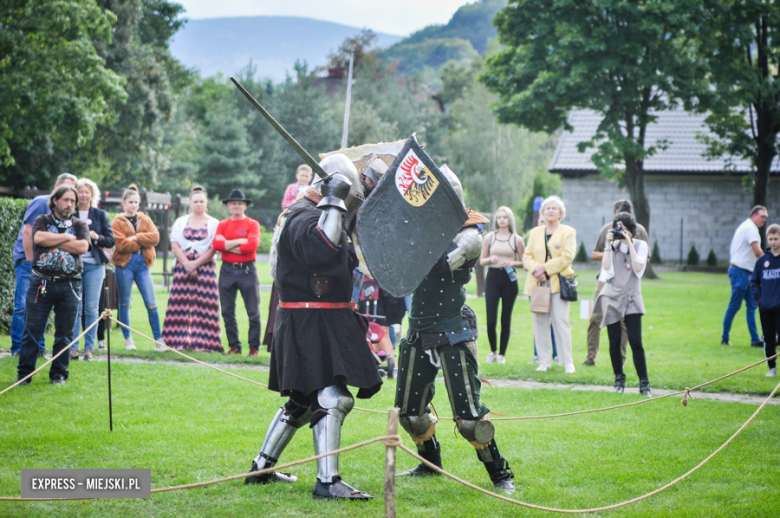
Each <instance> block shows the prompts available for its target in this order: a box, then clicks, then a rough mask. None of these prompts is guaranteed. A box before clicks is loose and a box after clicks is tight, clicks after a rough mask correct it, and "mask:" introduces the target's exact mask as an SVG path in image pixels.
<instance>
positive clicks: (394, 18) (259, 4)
mask: <svg viewBox="0 0 780 518" xmlns="http://www.w3.org/2000/svg"><path fill="white" fill-rule="evenodd" d="M176 1H177V2H178V3H180V4H182V5H183V6H184V8H185V9H186V10H187V12H186V13H185V17H187V18H193V19H198V18H225V17H228V16H258V15H271V16H303V17H306V18H316V19H318V20H327V21H331V22H337V23H343V24H345V25H352V26H354V27H360V28H362V27H368V28H369V29H373V30H374V31H376V32H386V33H390V34H399V35H402V36H406V35H409V34H411V33H412V32H414V31H416V30H419V29H422V28H423V27H425V26H426V25H431V24H433V23H440V24H441V23H447V21H449V19H450V17H452V14H453V13H454V12H455V11H456V10H457V9H458V7H460V6H461V5H464V4H467V3H470V2H468V1H466V0H287V1H284V0H281V1H280V0H176Z"/></svg>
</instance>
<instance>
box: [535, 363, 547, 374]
mask: <svg viewBox="0 0 780 518" xmlns="http://www.w3.org/2000/svg"><path fill="white" fill-rule="evenodd" d="M549 369H550V366H549V365H545V364H543V363H540V364H539V366H538V367H537V368H536V372H547V371H548V370H549Z"/></svg>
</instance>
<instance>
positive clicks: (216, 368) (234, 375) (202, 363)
mask: <svg viewBox="0 0 780 518" xmlns="http://www.w3.org/2000/svg"><path fill="white" fill-rule="evenodd" d="M111 320H113V321H114V322H116V323H117V324H119V325H120V326H123V327H126V328H127V329H129V330H130V331H132V332H134V333H137V334H138V335H139V336H142V337H144V338H146V339H147V340H151V341H152V342H154V343H156V344H159V345H162V346H164V347H166V348H167V349H168V350H170V351H172V352H175V353H176V354H178V355H179V356H183V357H184V358H187V359H188V360H192V361H194V362H195V363H199V364H201V365H204V366H206V367H208V368H210V369H214V370H216V371H219V372H222V373H224V374H227V375H228V376H233V377H234V378H237V379H240V380H244V381H247V382H249V383H253V384H255V385H259V386H261V387H263V388H268V385H265V384H263V383H260V382H259V381H255V380H251V379H249V378H245V377H243V376H239V375H238V374H233V373H232V372H227V371H226V370H223V369H220V368H219V367H215V366H214V365H211V364H209V363H206V362H203V361H200V360H198V359H196V358H193V357H192V356H189V355H187V354H184V353H183V352H181V351H179V350H176V349H174V348H172V347H169V346H168V344H166V343H163V342H159V341H157V340H155V339H154V338H151V337H149V336H147V335H145V334H143V333H142V332H140V331H137V330H135V329H133V328H132V327H130V326H128V325H125V324H123V323H122V322H120V321H118V320H116V319H115V318H113V317H112V318H111ZM353 410H360V411H362V412H368V413H372V414H382V415H387V412H384V411H382V410H371V409H369V408H361V407H358V406H356V407H353Z"/></svg>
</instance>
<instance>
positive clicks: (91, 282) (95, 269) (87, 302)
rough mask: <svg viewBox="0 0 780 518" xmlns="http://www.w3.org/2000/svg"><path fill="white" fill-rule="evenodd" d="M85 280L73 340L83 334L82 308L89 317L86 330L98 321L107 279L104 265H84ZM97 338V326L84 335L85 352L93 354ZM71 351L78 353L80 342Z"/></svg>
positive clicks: (83, 276)
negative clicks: (104, 283)
mask: <svg viewBox="0 0 780 518" xmlns="http://www.w3.org/2000/svg"><path fill="white" fill-rule="evenodd" d="M81 277H82V278H83V282H82V283H81V284H82V288H81V296H82V301H81V302H82V303H81V304H79V308H78V311H76V324H75V325H74V327H73V338H76V337H77V336H78V335H79V334H80V333H81V308H82V306H83V307H84V312H85V314H86V316H87V319H86V322H85V327H84V328H85V329H86V328H87V327H89V326H90V325H91V324H92V323H93V322H94V321H95V320H97V319H98V312H99V309H98V307H99V306H100V295H101V293H100V292H101V290H102V289H103V279H105V277H106V266H105V265H103V264H91V263H84V272H83V273H82V274H81ZM96 336H97V326H95V327H93V328H92V329H90V330H89V332H87V334H85V335H84V350H85V351H89V352H92V351H94V350H95V337H96ZM70 350H71V351H76V352H78V350H79V342H76V343H74V344H73V345H71V346H70Z"/></svg>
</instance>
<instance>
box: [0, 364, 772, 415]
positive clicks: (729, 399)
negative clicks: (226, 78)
mask: <svg viewBox="0 0 780 518" xmlns="http://www.w3.org/2000/svg"><path fill="white" fill-rule="evenodd" d="M8 356H9V354H8V353H0V358H6V357H8ZM95 361H98V362H105V361H106V357H105V355H102V354H101V355H100V356H99V357H96V358H95ZM112 361H113V362H115V363H134V364H156V365H176V366H180V367H201V368H203V366H202V365H199V364H197V363H193V362H188V361H177V360H152V359H146V358H136V357H129V356H114V358H113V359H112ZM209 365H213V366H215V367H219V368H221V369H236V370H254V371H259V372H268V370H269V369H268V367H266V366H264V365H257V364H250V363H235V364H234V363H211V364H209ZM489 381H490V383H491V385H493V387H496V388H519V389H529V390H532V389H542V390H581V391H591V392H611V391H612V387H611V386H607V385H582V384H571V383H543V382H541V381H523V380H508V379H491V380H489ZM672 392H677V391H675V390H666V389H659V388H654V389H653V395H654V396H664V395H666V394H670V393H672ZM626 393H627V394H638V393H639V389H638V388H626ZM678 397H680V398H682V396H678ZM693 397H694V398H696V399H704V400H708V401H721V402H726V403H745V404H748V405H760V404H761V403H763V402H764V400H765V399H766V396H760V395H751V394H734V393H731V392H715V393H712V392H699V391H696V392H693ZM769 404H770V405H780V396H778V397H775V398H774V399H773V400H772V401H770V402H769Z"/></svg>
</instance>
